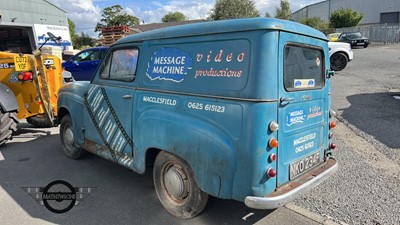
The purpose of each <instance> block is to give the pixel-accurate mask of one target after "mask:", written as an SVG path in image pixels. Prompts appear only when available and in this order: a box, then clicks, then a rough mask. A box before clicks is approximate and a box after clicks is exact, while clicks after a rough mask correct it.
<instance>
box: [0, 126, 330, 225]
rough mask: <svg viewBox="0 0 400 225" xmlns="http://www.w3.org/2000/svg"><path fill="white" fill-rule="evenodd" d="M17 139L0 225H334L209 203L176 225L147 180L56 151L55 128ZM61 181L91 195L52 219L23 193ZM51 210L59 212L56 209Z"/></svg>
mask: <svg viewBox="0 0 400 225" xmlns="http://www.w3.org/2000/svg"><path fill="white" fill-rule="evenodd" d="M19 128H20V129H19V134H18V135H17V136H15V138H14V139H13V140H12V141H11V142H9V143H8V144H7V145H6V146H3V147H1V148H0V171H1V173H0V224H2V225H3V224H4V225H8V224H10V225H11V224H34V225H35V224H143V225H144V224H171V225H172V224H257V225H273V224H294V223H296V224H297V225H314V224H315V225H317V224H326V225H327V224H331V225H333V224H335V223H334V222H332V220H330V219H329V218H328V217H326V216H325V217H323V216H320V215H317V214H314V213H311V212H310V211H308V210H305V209H303V208H301V207H298V206H296V205H294V204H288V205H287V206H285V207H282V208H280V209H277V210H254V209H250V208H247V207H246V206H245V205H244V204H243V203H240V202H237V201H230V200H221V199H216V198H210V199H209V202H208V204H207V207H206V209H205V211H204V212H203V213H202V214H200V215H199V216H198V217H196V218H194V219H191V220H178V219H176V218H174V217H172V216H170V215H169V214H168V213H167V212H166V211H165V210H164V209H163V207H162V205H161V203H160V202H159V200H158V198H157V195H156V193H155V190H154V186H153V181H152V174H151V171H150V170H149V171H148V172H146V173H145V174H144V175H139V174H136V173H134V172H132V171H130V170H128V169H125V168H123V167H121V166H118V165H115V164H114V163H112V162H109V161H107V160H104V159H102V158H100V157H97V156H95V155H91V154H87V155H86V156H85V157H84V158H82V159H80V160H71V159H69V158H67V157H66V156H65V155H64V153H63V152H62V150H61V147H60V141H59V135H58V133H59V132H58V128H47V129H39V128H33V127H31V126H30V125H29V124H26V123H21V124H19ZM55 180H65V181H67V182H68V183H70V184H71V185H73V186H74V187H92V188H95V189H94V191H93V192H92V193H91V194H90V195H89V196H88V197H86V198H85V199H84V200H83V201H82V202H81V203H80V204H79V205H77V206H74V207H73V208H72V209H71V210H70V211H68V212H66V213H64V214H55V213H52V212H50V211H49V210H47V209H46V208H45V207H44V206H42V205H40V204H39V203H38V202H36V201H35V199H34V198H32V197H31V196H29V195H28V193H27V192H25V190H23V189H22V188H23V187H31V188H33V187H45V186H46V185H48V184H49V183H50V182H53V181H55ZM52 206H55V207H56V206H64V205H62V204H61V203H60V204H58V203H55V204H52Z"/></svg>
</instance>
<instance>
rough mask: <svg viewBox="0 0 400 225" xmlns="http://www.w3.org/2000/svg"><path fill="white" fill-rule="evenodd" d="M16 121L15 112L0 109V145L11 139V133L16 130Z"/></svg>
mask: <svg viewBox="0 0 400 225" xmlns="http://www.w3.org/2000/svg"><path fill="white" fill-rule="evenodd" d="M17 121H18V120H17V117H16V115H15V113H9V112H6V113H3V112H1V111H0V145H3V144H4V143H6V142H7V141H8V140H11V139H12V135H13V133H14V132H16V131H17Z"/></svg>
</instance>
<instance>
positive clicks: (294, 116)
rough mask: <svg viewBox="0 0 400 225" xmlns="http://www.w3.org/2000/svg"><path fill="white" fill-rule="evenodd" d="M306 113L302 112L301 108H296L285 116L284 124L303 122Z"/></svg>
mask: <svg viewBox="0 0 400 225" xmlns="http://www.w3.org/2000/svg"><path fill="white" fill-rule="evenodd" d="M306 117H307V115H306V114H305V113H304V110H303V109H298V110H295V111H292V112H289V115H288V116H287V120H286V125H287V126H291V125H293V124H295V123H303V122H304V120H305V119H306Z"/></svg>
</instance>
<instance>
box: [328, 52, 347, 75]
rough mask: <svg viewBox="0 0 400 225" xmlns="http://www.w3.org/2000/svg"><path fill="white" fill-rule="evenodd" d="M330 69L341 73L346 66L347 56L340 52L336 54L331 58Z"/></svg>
mask: <svg viewBox="0 0 400 225" xmlns="http://www.w3.org/2000/svg"><path fill="white" fill-rule="evenodd" d="M330 59H331V69H332V70H334V71H341V70H343V69H344V68H345V67H346V66H347V61H348V59H347V56H346V55H345V54H344V53H342V52H337V53H335V54H333V55H332V56H331V58H330Z"/></svg>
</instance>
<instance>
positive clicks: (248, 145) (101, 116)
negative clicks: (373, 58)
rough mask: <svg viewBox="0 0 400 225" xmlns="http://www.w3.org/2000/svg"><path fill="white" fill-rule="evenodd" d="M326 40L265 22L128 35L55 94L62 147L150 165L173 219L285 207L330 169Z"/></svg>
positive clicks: (74, 154)
mask: <svg viewBox="0 0 400 225" xmlns="http://www.w3.org/2000/svg"><path fill="white" fill-rule="evenodd" d="M327 42H328V40H327V38H326V36H325V35H324V34H323V33H321V32H319V31H317V30H315V29H313V28H310V27H308V26H304V25H301V24H298V23H294V22H290V21H284V20H278V19H270V18H254V19H238V20H225V21H212V22H203V23H198V24H190V25H182V26H176V27H169V28H164V29H159V30H153V31H149V32H144V33H140V34H135V35H132V36H128V37H126V38H123V39H121V40H119V41H118V42H117V43H115V44H114V45H113V46H111V47H110V49H109V50H108V51H107V54H106V56H105V58H104V60H103V61H102V63H101V65H100V66H99V68H98V69H97V71H96V73H95V75H94V77H93V79H92V80H91V82H75V83H69V84H66V85H64V87H63V88H62V89H61V91H60V92H59V98H58V119H59V121H60V137H61V144H62V149H63V151H64V152H65V153H66V154H67V155H68V156H69V157H71V158H73V159H77V158H80V157H81V156H83V154H84V153H85V151H89V152H92V153H94V154H97V155H99V156H101V157H104V158H106V159H108V160H111V161H113V162H115V163H117V164H120V165H122V166H125V167H127V168H129V169H131V170H133V171H135V172H137V173H140V174H143V173H144V172H145V170H146V169H148V168H149V167H152V168H153V175H154V176H153V178H154V186H155V189H156V192H157V195H158V197H159V199H160V201H161V203H162V204H163V206H164V207H165V209H166V210H167V211H168V212H169V213H171V214H172V215H174V216H176V217H178V218H192V217H195V216H196V215H198V214H199V213H201V212H202V210H203V209H204V207H205V206H206V203H207V199H208V196H209V195H212V196H215V197H218V198H223V199H234V200H237V201H241V202H244V203H245V204H246V205H247V206H248V207H251V208H257V209H273V208H278V207H281V206H283V205H285V204H286V203H288V202H290V201H292V200H293V199H294V198H296V197H298V196H299V195H300V194H301V193H304V192H306V191H307V190H309V189H311V188H312V187H314V186H316V185H318V184H319V183H320V182H322V181H323V180H324V179H326V178H327V177H329V176H330V175H331V174H332V173H334V172H335V171H336V169H337V162H336V160H335V159H334V158H333V157H332V152H333V149H334V148H335V144H334V143H333V142H332V139H331V138H332V137H333V135H332V133H331V129H332V128H334V127H335V122H334V121H332V120H333V115H334V112H333V111H331V108H330V107H331V106H330V105H331V99H330V95H331V87H330V78H331V76H332V75H333V72H331V71H330V70H329V68H330V65H329V52H328V43H327ZM138 185H140V184H138Z"/></svg>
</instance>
